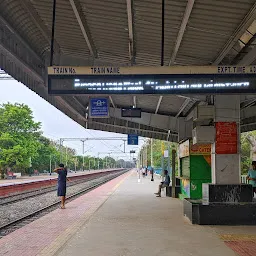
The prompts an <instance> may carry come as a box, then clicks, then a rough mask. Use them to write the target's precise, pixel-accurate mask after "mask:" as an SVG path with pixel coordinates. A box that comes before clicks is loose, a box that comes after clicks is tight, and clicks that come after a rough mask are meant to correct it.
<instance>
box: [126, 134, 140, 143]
mask: <svg viewBox="0 0 256 256" xmlns="http://www.w3.org/2000/svg"><path fill="white" fill-rule="evenodd" d="M138 144H139V137H138V135H135V134H128V145H138Z"/></svg>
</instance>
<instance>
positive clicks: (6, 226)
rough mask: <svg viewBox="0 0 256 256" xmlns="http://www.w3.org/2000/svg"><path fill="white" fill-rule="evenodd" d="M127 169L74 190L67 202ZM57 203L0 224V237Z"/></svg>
mask: <svg viewBox="0 0 256 256" xmlns="http://www.w3.org/2000/svg"><path fill="white" fill-rule="evenodd" d="M127 171H128V170H123V171H119V172H118V173H116V174H112V175H111V174H110V175H111V177H108V178H107V177H106V179H105V180H103V181H100V182H96V183H95V184H93V185H91V186H88V187H86V188H84V189H82V190H80V191H79V192H76V193H74V194H72V195H70V196H68V197H67V198H66V199H67V202H68V201H72V200H74V199H76V198H77V197H79V196H81V195H83V194H86V193H88V192H89V191H91V190H93V189H95V188H97V187H99V186H101V185H102V184H104V183H106V182H108V181H110V180H112V179H114V178H116V177H118V176H120V175H122V174H124V173H125V172H127ZM97 178H99V177H95V178H94V179H97ZM59 204H60V202H59V201H58V202H54V203H52V204H49V205H47V206H45V207H43V208H41V209H39V210H36V211H33V212H31V213H29V214H27V215H25V216H23V217H21V218H18V219H16V220H13V221H10V222H8V223H7V224H4V225H2V226H0V238H2V237H4V236H6V235H8V234H9V233H11V232H13V231H15V230H17V229H19V228H21V227H23V226H25V225H26V224H28V223H30V222H32V221H34V220H36V219H38V218H40V217H42V216H44V215H45V214H47V213H49V212H51V211H53V210H55V209H57V208H58V207H59Z"/></svg>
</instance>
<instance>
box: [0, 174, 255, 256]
mask: <svg viewBox="0 0 256 256" xmlns="http://www.w3.org/2000/svg"><path fill="white" fill-rule="evenodd" d="M159 181H160V179H158V178H156V179H155V182H151V181H150V178H149V177H146V178H142V179H141V182H138V177H137V172H136V171H134V170H133V171H130V172H128V173H125V174H123V175H121V176H119V177H117V178H115V179H113V180H112V181H110V182H108V183H106V184H104V185H102V186H100V187H98V188H96V189H95V190H93V191H91V192H89V193H87V194H85V195H83V196H81V197H79V198H78V199H75V200H74V201H71V202H70V203H68V204H67V208H66V209H65V210H61V209H57V210H55V211H53V212H51V213H50V214H47V215H45V216H43V217H42V218H40V219H37V220H35V221H34V222H31V223H30V224H28V225H26V226H24V227H22V228H20V229H18V230H16V231H14V232H12V233H10V234H9V235H7V236H5V237H3V238H2V239H0V255H4V256H12V255H19V256H23V255H24V256H25V255H26V256H34V255H41V256H42V255H47V256H50V255H58V256H66V255H76V256H79V255H87V256H96V255H106V256H117V255H134V256H135V255H136V256H137V255H147V256H156V255H161V256H165V255H171V256H183V255H184V256H185V255H186V256H187V255H196V256H213V255H214V256H216V255H225V256H234V255H240V256H245V255H249V256H253V255H255V248H256V230H255V227H254V226H246V227H240V226H237V227H233V226H222V227H218V226H198V225H192V224H190V223H189V221H188V220H187V219H185V218H184V217H183V216H182V213H183V209H182V202H181V201H180V200H179V199H172V198H170V197H165V196H163V197H162V198H156V197H155V196H154V194H153V193H154V192H155V190H156V188H157V185H158V182H159Z"/></svg>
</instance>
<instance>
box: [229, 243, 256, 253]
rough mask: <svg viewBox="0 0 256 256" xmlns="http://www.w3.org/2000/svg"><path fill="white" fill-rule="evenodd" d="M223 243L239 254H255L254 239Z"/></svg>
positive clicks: (255, 244) (255, 245)
mask: <svg viewBox="0 0 256 256" xmlns="http://www.w3.org/2000/svg"><path fill="white" fill-rule="evenodd" d="M225 244H226V245H227V246H228V247H230V248H231V249H232V250H233V251H235V252H236V253H237V254H238V255H239V256H255V255H256V241H225Z"/></svg>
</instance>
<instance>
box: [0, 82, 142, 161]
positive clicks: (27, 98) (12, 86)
mask: <svg viewBox="0 0 256 256" xmlns="http://www.w3.org/2000/svg"><path fill="white" fill-rule="evenodd" d="M7 102H10V103H16V102H17V103H24V104H26V105H28V106H29V107H30V108H31V109H32V111H33V113H34V117H35V120H36V121H40V122H41V123H42V131H43V133H44V135H45V136H46V137H48V138H50V139H53V140H58V139H60V138H74V137H75V138H97V137H101V138H102V137H117V134H116V133H108V132H101V131H94V130H88V129H85V128H83V127H82V126H80V125H79V124H77V123H76V122H74V121H73V120H72V119H70V118H69V117H67V116H66V115H64V114H63V113H62V112H61V111H59V110H58V109H56V108H55V107H53V106H52V105H51V104H49V103H48V102H47V101H45V100H43V99H42V98H41V97H39V96H38V95H37V94H36V93H34V92H33V91H31V90H29V89H28V88H27V87H26V86H24V85H23V84H21V83H19V82H17V81H15V80H0V104H2V103H7ZM118 137H123V138H125V139H126V138H127V135H123V134H119V135H118ZM141 144H143V140H141V139H140V143H139V146H141ZM64 145H67V146H69V147H72V148H74V149H76V150H77V152H78V154H82V142H75V141H73V142H64ZM123 147H124V146H123V142H122V141H119V140H118V141H117V140H116V141H115V140H112V141H96V140H94V141H93V140H91V141H87V142H86V144H85V151H87V153H86V155H91V156H97V155H98V153H100V156H101V157H103V156H105V155H107V154H106V152H109V153H111V152H113V153H111V156H112V157H114V158H116V159H117V158H123V159H126V160H129V159H130V154H123V153H121V151H122V150H123ZM130 150H137V151H138V146H127V145H126V151H127V152H129V151H130ZM115 152H120V153H115Z"/></svg>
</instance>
